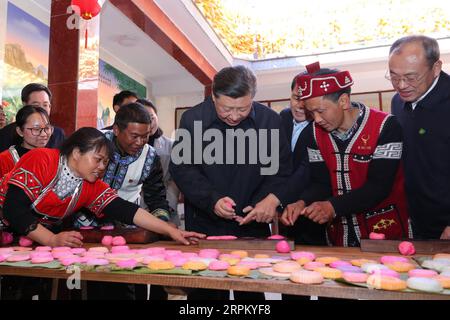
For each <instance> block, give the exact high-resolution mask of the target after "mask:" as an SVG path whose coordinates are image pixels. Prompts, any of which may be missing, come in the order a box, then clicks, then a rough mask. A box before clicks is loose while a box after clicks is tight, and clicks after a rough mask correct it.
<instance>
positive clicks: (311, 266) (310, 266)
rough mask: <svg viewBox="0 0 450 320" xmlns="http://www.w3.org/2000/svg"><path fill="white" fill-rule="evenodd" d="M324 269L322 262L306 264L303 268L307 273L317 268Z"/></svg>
mask: <svg viewBox="0 0 450 320" xmlns="http://www.w3.org/2000/svg"><path fill="white" fill-rule="evenodd" d="M322 267H325V264H324V263H322V262H308V263H306V264H305V265H304V266H303V268H304V269H306V270H309V271H314V270H315V269H317V268H322Z"/></svg>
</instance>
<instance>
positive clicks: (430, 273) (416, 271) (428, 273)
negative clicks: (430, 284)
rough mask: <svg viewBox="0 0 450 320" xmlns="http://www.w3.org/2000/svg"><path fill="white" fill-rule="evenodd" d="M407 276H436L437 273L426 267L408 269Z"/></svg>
mask: <svg viewBox="0 0 450 320" xmlns="http://www.w3.org/2000/svg"><path fill="white" fill-rule="evenodd" d="M408 276H409V277H420V278H434V277H436V276H438V273H437V272H436V271H434V270H428V269H413V270H409V271H408Z"/></svg>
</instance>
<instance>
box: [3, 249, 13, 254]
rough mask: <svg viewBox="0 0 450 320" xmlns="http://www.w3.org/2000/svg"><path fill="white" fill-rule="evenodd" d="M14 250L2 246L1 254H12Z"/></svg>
mask: <svg viewBox="0 0 450 320" xmlns="http://www.w3.org/2000/svg"><path fill="white" fill-rule="evenodd" d="M13 252H14V249H13V248H0V254H11V253H13Z"/></svg>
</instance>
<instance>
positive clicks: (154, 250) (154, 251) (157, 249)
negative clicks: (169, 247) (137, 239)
mask: <svg viewBox="0 0 450 320" xmlns="http://www.w3.org/2000/svg"><path fill="white" fill-rule="evenodd" d="M165 251H166V248H163V247H152V248H148V254H149V255H153V254H164V252H165Z"/></svg>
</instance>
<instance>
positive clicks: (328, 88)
mask: <svg viewBox="0 0 450 320" xmlns="http://www.w3.org/2000/svg"><path fill="white" fill-rule="evenodd" d="M319 70H320V64H319V62H315V63H312V64H309V65H307V66H306V71H307V72H308V73H307V74H302V75H299V76H298V77H297V81H296V82H297V88H298V95H299V96H300V99H301V100H305V99H310V98H314V97H321V96H324V95H327V94H330V93H334V92H338V91H340V90H342V89H345V88H348V87H351V86H352V85H353V79H352V77H351V76H350V73H349V72H348V71H339V72H335V73H330V74H320V75H313V74H314V73H315V72H317V71H319Z"/></svg>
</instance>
